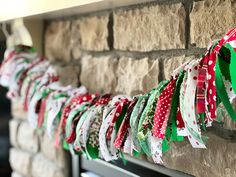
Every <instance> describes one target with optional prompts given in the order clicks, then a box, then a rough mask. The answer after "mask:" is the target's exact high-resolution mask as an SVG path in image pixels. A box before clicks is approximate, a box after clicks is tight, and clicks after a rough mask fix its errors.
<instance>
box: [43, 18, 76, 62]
mask: <svg viewBox="0 0 236 177" xmlns="http://www.w3.org/2000/svg"><path fill="white" fill-rule="evenodd" d="M70 26H71V21H54V22H52V23H50V24H49V26H48V27H47V29H46V32H45V54H46V57H47V58H48V59H49V60H50V61H56V60H57V61H66V62H68V61H70V60H71V50H72V45H73V42H72V39H71V28H70Z"/></svg>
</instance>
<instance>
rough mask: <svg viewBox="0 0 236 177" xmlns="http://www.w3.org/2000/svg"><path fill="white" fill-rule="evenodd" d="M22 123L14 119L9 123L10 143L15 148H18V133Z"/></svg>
mask: <svg viewBox="0 0 236 177" xmlns="http://www.w3.org/2000/svg"><path fill="white" fill-rule="evenodd" d="M20 122H21V121H19V120H16V119H12V120H11V121H10V122H9V129H10V130H9V133H10V142H11V145H12V146H14V147H18V140H17V135H18V134H17V133H18V128H19V125H20Z"/></svg>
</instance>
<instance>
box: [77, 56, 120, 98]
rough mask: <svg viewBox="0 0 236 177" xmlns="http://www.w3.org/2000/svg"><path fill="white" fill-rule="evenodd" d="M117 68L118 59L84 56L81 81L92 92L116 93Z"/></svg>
mask: <svg viewBox="0 0 236 177" xmlns="http://www.w3.org/2000/svg"><path fill="white" fill-rule="evenodd" d="M116 68H117V59H116V58H112V57H110V56H103V57H92V56H88V55H87V56H84V57H83V58H82V60H81V74H80V81H81V83H82V85H84V86H85V87H87V88H88V90H89V91H91V92H101V93H104V92H105V93H109V92H111V93H114V91H115V87H116V83H117V79H116V73H115V71H116Z"/></svg>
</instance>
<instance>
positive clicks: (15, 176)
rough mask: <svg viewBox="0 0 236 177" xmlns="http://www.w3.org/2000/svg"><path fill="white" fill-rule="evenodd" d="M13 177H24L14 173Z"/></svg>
mask: <svg viewBox="0 0 236 177" xmlns="http://www.w3.org/2000/svg"><path fill="white" fill-rule="evenodd" d="M11 177H23V176H22V175H20V174H19V173H17V172H12V174H11Z"/></svg>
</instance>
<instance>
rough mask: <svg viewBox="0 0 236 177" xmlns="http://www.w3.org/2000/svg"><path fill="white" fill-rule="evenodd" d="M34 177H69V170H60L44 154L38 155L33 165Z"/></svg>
mask: <svg viewBox="0 0 236 177" xmlns="http://www.w3.org/2000/svg"><path fill="white" fill-rule="evenodd" d="M32 176H33V177H42V176H45V177H67V176H68V174H67V170H64V169H62V168H59V167H58V166H57V165H55V164H54V163H52V162H51V161H49V160H47V159H46V158H45V157H44V156H43V155H42V154H37V155H36V156H35V157H34V159H33V163H32Z"/></svg>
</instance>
